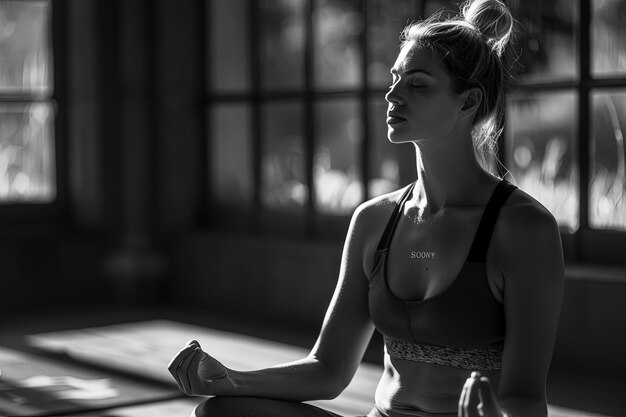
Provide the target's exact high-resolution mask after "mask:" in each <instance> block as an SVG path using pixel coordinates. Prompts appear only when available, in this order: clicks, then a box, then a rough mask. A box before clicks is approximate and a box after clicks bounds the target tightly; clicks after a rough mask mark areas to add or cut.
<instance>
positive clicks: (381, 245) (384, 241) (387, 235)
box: [376, 182, 415, 250]
mask: <svg viewBox="0 0 626 417" xmlns="http://www.w3.org/2000/svg"><path fill="white" fill-rule="evenodd" d="M414 187H415V182H413V183H412V184H411V185H409V186H408V187H407V189H406V190H405V191H404V193H403V194H402V197H400V200H398V202H397V203H396V207H395V208H394V210H393V214H392V215H391V217H390V218H389V221H388V222H387V227H385V231H384V233H383V235H382V236H381V238H380V241H379V242H378V248H377V249H376V250H383V249H387V248H389V243H391V237H392V236H393V231H394V230H395V229H396V225H397V224H398V220H399V219H400V211H401V210H402V206H404V202H405V201H406V200H407V198H408V196H409V194H410V193H411V191H413V188H414Z"/></svg>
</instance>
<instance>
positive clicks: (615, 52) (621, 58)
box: [591, 0, 626, 76]
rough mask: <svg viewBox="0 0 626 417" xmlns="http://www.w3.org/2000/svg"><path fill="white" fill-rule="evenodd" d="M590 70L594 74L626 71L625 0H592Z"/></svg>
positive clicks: (605, 74) (611, 73)
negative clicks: (625, 40) (625, 41)
mask: <svg viewBox="0 0 626 417" xmlns="http://www.w3.org/2000/svg"><path fill="white" fill-rule="evenodd" d="M591 4H592V6H591V7H592V10H593V12H592V13H593V14H592V22H591V28H592V29H591V53H592V60H591V72H592V74H593V75H594V76H607V75H614V74H615V75H617V74H621V75H623V74H624V73H625V72H626V43H624V39H626V27H625V26H624V20H625V19H626V2H624V1H623V0H594V1H592V3H591Z"/></svg>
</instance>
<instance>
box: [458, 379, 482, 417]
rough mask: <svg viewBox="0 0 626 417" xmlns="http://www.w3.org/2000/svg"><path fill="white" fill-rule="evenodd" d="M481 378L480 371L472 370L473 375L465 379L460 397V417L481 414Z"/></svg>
mask: <svg viewBox="0 0 626 417" xmlns="http://www.w3.org/2000/svg"><path fill="white" fill-rule="evenodd" d="M479 378H480V374H479V373H478V372H472V375H471V376H470V377H469V378H467V380H466V381H465V385H463V389H462V390H461V396H460V398H459V410H458V417H474V416H478V415H479V414H478V405H479V404H480V393H479V391H480V385H479Z"/></svg>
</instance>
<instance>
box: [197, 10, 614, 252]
mask: <svg viewBox="0 0 626 417" xmlns="http://www.w3.org/2000/svg"><path fill="white" fill-rule="evenodd" d="M313 1H315V0H307V1H306V8H307V10H306V17H307V18H306V33H305V52H304V56H305V58H304V71H305V80H304V88H303V89H302V90H299V91H262V90H261V89H260V88H259V86H260V68H261V66H260V62H259V59H260V57H259V50H260V48H259V45H258V38H259V37H258V36H255V34H257V33H258V29H259V25H258V21H259V5H258V3H257V2H256V1H254V0H249V2H248V11H247V12H248V24H249V27H250V28H251V29H252V30H250V32H249V40H248V42H249V46H250V54H251V56H250V58H251V68H252V71H251V75H250V76H251V79H250V81H251V90H250V92H248V93H234V94H211V93H208V95H207V97H206V101H205V107H208V108H210V107H211V106H213V105H216V104H219V103H227V102H246V103H249V104H250V105H251V108H252V126H251V127H252V130H251V132H252V135H251V141H252V143H251V149H252V156H253V158H254V166H253V175H254V179H253V181H254V182H253V198H252V201H251V204H250V207H248V208H246V210H245V211H246V212H247V213H248V214H251V215H252V216H253V221H252V223H251V224H250V227H249V228H248V229H247V230H246V231H247V232H249V233H252V234H261V233H262V227H261V224H260V223H261V216H260V215H259V214H258V213H260V212H261V211H263V210H264V208H263V207H262V202H261V192H262V187H261V144H262V140H263V137H262V135H263V134H262V129H261V123H262V122H261V117H260V108H261V104H262V103H264V102H267V101H272V100H288V99H301V100H303V101H304V112H305V117H304V121H303V123H304V132H305V157H306V173H307V188H308V193H309V194H308V199H307V207H306V213H305V220H304V221H305V234H304V237H305V238H307V239H317V238H320V237H323V236H321V233H320V231H319V227H318V226H319V222H318V221H317V220H318V218H319V217H323V216H322V215H320V213H318V212H317V210H316V207H315V194H314V193H315V187H314V179H313V155H314V148H315V122H314V114H313V112H314V110H313V104H314V103H315V101H316V100H318V99H320V98H326V97H353V98H358V99H359V100H358V101H359V106H360V114H361V117H362V123H363V125H362V126H361V127H362V132H363V133H362V142H361V146H360V150H359V155H358V158H359V167H360V178H361V181H362V182H363V184H364V187H363V189H364V199H363V200H364V201H365V200H367V199H368V198H369V197H371V196H369V195H368V187H367V184H368V181H369V179H370V172H369V149H370V148H369V142H370V140H371V132H370V130H369V127H368V125H367V118H368V114H367V109H368V105H369V103H370V102H371V100H372V97H374V96H378V97H380V95H381V94H384V93H385V92H386V89H376V88H371V87H369V84H368V77H367V68H366V66H367V59H368V56H367V42H368V39H367V31H365V30H363V31H361V34H360V35H359V48H360V52H361V61H360V72H361V82H360V85H359V87H358V88H357V89H335V90H324V91H316V90H314V88H313V77H312V71H313V24H312V19H311V18H310V17H311V13H312V11H313ZM590 2H591V0H581V1H580V2H579V7H578V22H579V25H578V27H577V33H576V34H575V35H576V43H577V45H576V47H577V50H578V62H577V65H578V67H579V68H578V70H579V71H578V78H577V79H571V80H558V79H557V80H549V81H531V82H524V81H522V82H518V83H516V84H515V86H514V91H513V94H515V93H516V92H518V91H519V92H547V93H549V92H558V91H574V92H576V93H577V103H576V104H577V118H578V126H577V132H578V133H577V137H576V144H577V163H578V168H579V185H578V193H579V226H578V229H577V230H576V231H574V232H573V233H569V232H566V231H565V230H562V233H561V237H562V243H563V246H564V249H565V257H566V260H569V261H578V262H609V263H616V264H623V262H624V259H623V258H624V256H623V255H624V254H620V253H619V250H615V248H626V232H624V231H619V230H598V229H593V228H591V227H590V224H589V209H588V204H589V182H590V181H589V166H590V161H589V136H590V128H591V126H590V118H591V115H590V102H589V100H590V93H591V91H592V90H594V89H598V88H626V77H612V78H593V77H592V76H591V69H590V68H591V62H590V61H591V59H590V57H591V36H590V31H591V20H592V15H591V5H590ZM364 3H365V2H360V7H361V9H360V10H359V12H360V13H362V16H363V19H364V22H365V25H367V22H368V16H367V8H366V7H365V6H364ZM203 7H207V6H206V3H205V4H204V6H203ZM413 10H414V13H413V15H414V16H415V19H416V20H417V19H419V18H421V17H424V11H425V2H423V1H421V0H415V1H414V2H413ZM202 16H206V10H204V13H203V14H202ZM203 22H204V23H205V24H206V19H204V20H203ZM205 34H206V31H205ZM204 41H205V42H206V36H205V38H204ZM205 46H206V45H205ZM204 50H205V51H206V50H207V49H206V48H204ZM207 55H208V54H206V55H205V64H204V65H205V74H207V71H209V69H210V67H209V65H208V62H207V60H206V58H207ZM207 78H208V77H206V78H205V79H207ZM207 87H208V86H207ZM205 91H208V88H206V89H205ZM205 128H206V129H207V130H206V132H205V133H206V134H205V138H208V140H210V136H209V132H210V121H208V120H207V122H206V123H205ZM505 139H506V138H505V135H504V134H503V135H502V136H501V137H500V140H499V146H498V158H499V159H500V161H502V162H505V154H506V140H505ZM203 146H204V155H208V143H207V140H205V141H204V143H203ZM207 159H208V158H204V159H203V161H204V164H205V167H204V168H205V169H204V170H203V172H204V173H206V174H205V177H204V178H203V181H202V193H203V194H202V195H203V196H204V199H205V200H204V208H205V210H204V212H205V213H207V215H205V216H204V217H203V219H202V220H203V224H204V225H205V226H209V225H211V224H212V222H211V221H210V219H209V217H211V213H214V211H213V210H214V209H215V206H216V205H218V204H219V203H218V202H215V201H212V200H211V198H210V194H211V190H210V186H209V177H208V169H207V168H208V167H207V165H206V164H207ZM498 169H499V174H500V175H504V173H505V172H504V169H502V168H501V167H499V166H498ZM338 217H339V218H341V217H343V218H342V219H341V220H340V221H339V222H338V223H339V225H336V226H334V227H335V228H338V229H337V230H335V231H334V233H331V237H332V238H334V239H336V238H337V237H338V236H342V234H343V233H345V226H347V223H348V220H349V216H338ZM331 228H332V227H331Z"/></svg>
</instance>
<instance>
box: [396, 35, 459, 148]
mask: <svg viewBox="0 0 626 417" xmlns="http://www.w3.org/2000/svg"><path fill="white" fill-rule="evenodd" d="M442 65H443V64H441V63H440V62H438V60H436V59H435V54H434V53H433V52H432V51H431V50H430V49H428V48H427V47H423V46H419V45H416V43H415V42H413V43H410V44H407V45H406V46H405V47H404V48H402V50H401V51H400V54H399V55H398V59H397V60H396V63H395V64H394V66H393V68H392V69H391V73H392V75H393V82H392V85H391V87H390V89H389V92H388V93H387V95H386V96H385V99H386V100H387V102H388V103H389V106H388V109H387V127H388V129H387V136H388V138H389V140H390V141H391V142H394V143H402V142H409V141H421V140H426V139H433V138H437V137H442V136H446V135H448V134H449V133H450V132H452V130H454V128H455V126H456V124H457V122H458V118H459V110H460V108H461V101H460V98H459V95H458V94H456V93H455V92H454V91H453V88H452V79H451V78H450V76H449V75H448V73H447V71H446V70H445V69H444V67H443V66H442Z"/></svg>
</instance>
